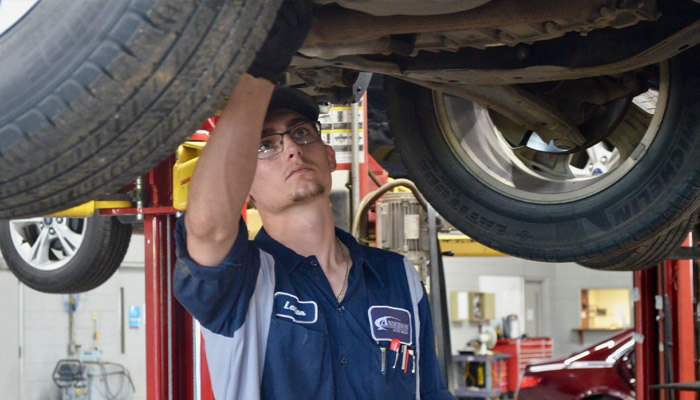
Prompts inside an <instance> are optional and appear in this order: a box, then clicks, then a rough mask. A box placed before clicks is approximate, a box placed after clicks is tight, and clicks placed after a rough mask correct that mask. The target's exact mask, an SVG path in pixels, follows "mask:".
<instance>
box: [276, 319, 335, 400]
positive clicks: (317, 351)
mask: <svg viewBox="0 0 700 400" xmlns="http://www.w3.org/2000/svg"><path fill="white" fill-rule="evenodd" d="M320 325H321V324H319V323H318V322H317V323H315V324H300V323H297V322H294V321H292V320H290V319H288V318H284V317H279V316H275V317H274V318H272V321H271V326H270V333H269V335H270V337H269V338H268V348H267V354H266V356H265V359H266V364H267V366H266V369H267V368H269V370H268V371H269V372H270V376H269V377H270V378H271V382H274V385H275V386H277V388H278V389H281V388H285V389H284V391H285V392H286V393H304V394H305V396H306V394H308V396H309V397H306V398H313V399H325V398H329V397H327V396H328V395H329V394H330V393H332V387H333V385H332V381H333V380H332V379H328V374H329V371H331V368H330V367H331V365H330V362H331V355H330V343H329V341H328V334H327V332H326V331H325V330H324V329H322V327H321V326H320Z"/></svg>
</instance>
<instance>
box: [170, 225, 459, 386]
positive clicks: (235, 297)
mask: <svg viewBox="0 0 700 400" xmlns="http://www.w3.org/2000/svg"><path fill="white" fill-rule="evenodd" d="M336 235H337V237H338V238H339V239H340V241H341V242H343V243H344V244H345V246H347V247H348V249H349V250H350V255H351V258H352V268H351V269H350V275H349V277H348V288H347V292H346V294H345V297H344V298H343V299H342V301H341V302H340V303H338V301H337V300H336V297H335V294H334V293H333V290H332V289H331V286H330V283H329V282H328V279H327V278H326V276H325V274H324V272H323V271H322V270H321V268H320V266H319V263H318V260H317V259H316V257H314V256H311V257H302V256H300V255H298V254H296V253H295V252H294V251H292V250H290V249H289V248H287V247H285V246H283V245H282V244H280V243H279V242H277V241H275V240H274V239H272V238H271V237H270V236H268V235H267V233H266V232H265V230H264V229H263V230H261V231H260V232H259V234H258V235H257V236H256V238H255V240H254V241H249V240H248V231H247V228H246V226H245V223H244V222H243V221H242V220H241V222H240V228H239V231H238V237H237V238H236V241H235V243H234V245H233V247H232V249H231V251H230V252H229V254H228V255H227V257H226V259H225V260H224V261H223V262H222V263H221V264H220V265H218V266H217V267H206V266H200V265H198V264H197V263H196V262H194V261H193V260H192V259H191V258H190V257H189V255H188V253H187V245H186V233H185V226H184V218H180V219H179V220H178V222H177V225H176V241H177V263H176V266H175V274H174V279H173V289H174V292H175V296H176V297H177V299H178V300H179V301H180V303H182V305H183V306H184V307H185V308H186V309H187V310H188V311H189V312H190V313H192V315H193V316H194V317H195V318H196V319H197V320H198V321H199V322H200V324H201V325H202V332H203V336H204V342H205V348H206V355H207V362H208V363H209V371H210V375H211V381H212V387H213V390H214V396H215V397H216V399H217V400H225V399H246V400H247V399H258V398H262V399H285V400H287V399H304V400H309V399H313V400H319V399H363V400H364V399H453V398H454V397H453V396H452V395H451V394H450V393H449V392H448V391H447V390H446V389H445V387H444V384H443V382H442V377H441V375H440V370H439V367H438V362H437V357H436V354H435V346H434V338H433V329H432V322H431V316H430V308H429V305H428V301H427V297H426V293H425V289H424V287H423V285H422V283H421V281H420V279H419V277H418V274H417V273H416V271H415V269H414V268H413V266H412V265H411V264H410V263H409V262H408V261H407V260H406V259H405V258H403V257H402V256H400V255H398V254H395V253H391V252H387V251H384V250H380V249H375V248H371V247H366V246H360V245H359V244H358V243H357V242H356V241H355V240H354V239H353V238H352V236H350V235H349V234H347V233H346V232H343V231H342V230H340V229H337V228H336ZM392 339H398V340H399V341H400V343H401V344H402V346H401V348H400V349H399V351H398V352H394V351H391V350H390V349H389V347H390V343H391V341H392ZM404 345H405V348H406V352H405V353H406V357H404V356H403V354H404V352H403V351H402V349H403V348H404ZM382 348H384V350H383V351H384V357H385V363H386V365H385V369H384V371H382V366H381V360H382ZM408 349H412V350H413V352H414V356H409V352H408ZM397 353H398V361H396V359H397ZM395 361H396V364H397V365H396V368H393V366H394V362H395ZM404 363H405V364H404ZM414 363H415V364H414ZM402 367H404V368H402ZM404 371H405V372H404Z"/></svg>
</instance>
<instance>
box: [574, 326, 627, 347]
mask: <svg viewBox="0 0 700 400" xmlns="http://www.w3.org/2000/svg"><path fill="white" fill-rule="evenodd" d="M626 329H629V328H618V329H581V328H574V329H572V331H574V332H576V333H578V340H579V342H581V344H583V332H621V331H624V330H626Z"/></svg>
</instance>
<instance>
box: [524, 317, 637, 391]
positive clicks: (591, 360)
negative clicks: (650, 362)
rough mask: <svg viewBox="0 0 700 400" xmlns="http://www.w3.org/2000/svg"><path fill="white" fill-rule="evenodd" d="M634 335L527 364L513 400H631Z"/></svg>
mask: <svg viewBox="0 0 700 400" xmlns="http://www.w3.org/2000/svg"><path fill="white" fill-rule="evenodd" d="M634 335H635V334H634V331H632V330H628V331H625V332H622V333H620V334H617V335H615V336H613V337H612V338H610V339H608V340H606V341H604V342H601V343H598V344H596V345H593V346H591V347H589V348H587V349H585V350H583V351H580V352H577V353H574V354H572V355H570V356H569V357H566V358H562V359H559V360H553V361H547V362H541V363H538V364H531V365H528V366H527V367H525V372H524V373H523V377H522V378H521V380H520V388H519V390H518V395H517V399H518V400H555V399H556V400H567V399H571V400H587V399H591V400H592V399H596V400H632V399H635V398H636V393H635V388H636V385H635V382H636V377H635V376H636V375H635V365H636V364H635V351H634V347H635V346H634V345H635V339H634Z"/></svg>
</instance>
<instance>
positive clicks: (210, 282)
mask: <svg viewBox="0 0 700 400" xmlns="http://www.w3.org/2000/svg"><path fill="white" fill-rule="evenodd" d="M175 241H176V256H177V261H176V263H175V271H174V275H173V292H174V294H175V297H176V298H177V300H178V301H179V302H180V304H182V305H183V306H184V307H185V308H186V309H187V311H189V312H190V313H191V314H192V316H193V317H194V318H196V319H197V321H199V323H200V324H202V326H204V327H205V328H207V329H208V330H210V331H212V332H214V333H217V334H220V335H225V336H229V337H233V334H234V332H235V331H236V330H237V329H238V328H239V327H240V326H241V325H242V324H243V322H244V320H245V316H246V313H247V310H248V305H249V303H250V299H251V297H252V295H253V292H254V291H255V282H256V280H257V276H258V272H259V270H260V256H259V254H260V253H259V251H258V249H257V248H256V247H255V246H254V245H253V244H252V243H251V242H250V241H249V240H248V229H247V227H246V225H245V222H244V221H243V219H242V218H241V220H240V221H239V229H238V236H237V237H236V240H235V241H234V244H233V246H232V247H231V250H230V251H229V253H228V255H227V256H226V258H225V259H224V261H223V262H222V263H221V264H219V265H217V266H216V267H208V266H202V265H199V264H197V263H196V262H195V261H194V260H193V259H192V258H191V257H190V256H189V254H188V252H187V231H186V230H185V218H184V216H183V217H181V218H179V219H178V221H177V223H176V225H175Z"/></svg>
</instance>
